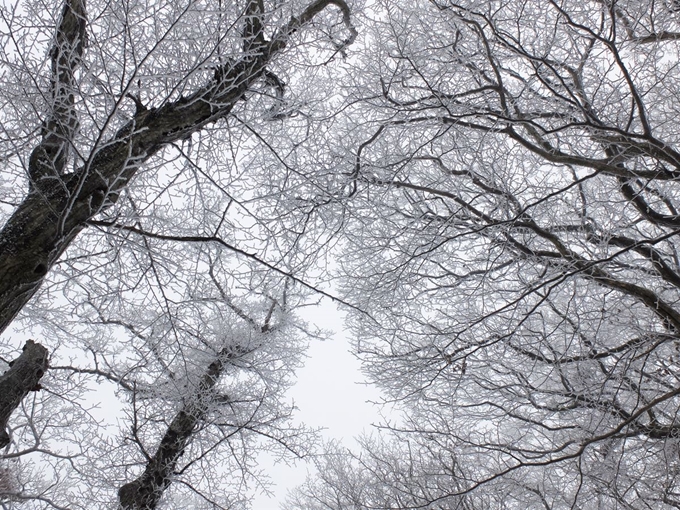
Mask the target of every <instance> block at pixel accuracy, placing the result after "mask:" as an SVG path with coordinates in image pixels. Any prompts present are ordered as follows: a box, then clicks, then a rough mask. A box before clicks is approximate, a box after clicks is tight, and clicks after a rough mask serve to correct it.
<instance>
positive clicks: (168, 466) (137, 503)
mask: <svg viewBox="0 0 680 510" xmlns="http://www.w3.org/2000/svg"><path fill="white" fill-rule="evenodd" d="M243 353H244V352H243V351H241V350H239V349H238V347H232V348H225V349H223V350H222V351H221V352H220V353H219V354H218V356H217V357H216V358H215V360H214V361H213V362H212V363H210V365H208V369H207V370H206V371H205V373H204V374H203V377H202V378H201V380H200V382H199V384H198V388H197V390H196V392H195V393H194V395H192V396H191V398H189V399H187V400H186V401H185V403H184V405H183V406H182V409H181V410H180V411H179V412H178V413H177V414H176V415H175V417H174V419H173V420H172V422H171V423H170V426H169V427H168V429H167V430H166V432H165V434H164V435H163V439H161V442H160V445H159V446H158V450H156V453H155V454H154V456H153V457H151V459H149V461H148V462H147V464H146V469H145V470H144V472H143V473H142V474H141V476H139V478H137V479H135V480H133V481H132V482H130V483H126V484H125V485H123V486H122V487H121V488H120V489H119V490H118V500H119V503H120V506H119V508H120V509H121V510H154V509H155V508H156V507H157V506H158V502H159V501H160V499H161V497H162V496H163V492H165V489H167V488H168V486H169V485H170V483H171V482H172V476H173V474H174V472H175V468H176V466H177V461H178V460H179V459H180V457H181V456H182V454H183V453H184V448H185V447H186V445H187V442H188V441H189V439H190V438H191V435H192V434H193V432H194V429H195V428H196V425H197V424H198V423H199V422H200V421H201V420H202V419H203V417H204V416H205V413H206V411H207V409H208V405H209V403H210V400H211V397H212V390H213V388H214V387H215V385H216V384H217V381H218V380H219V378H220V376H221V375H222V372H223V371H224V366H225V363H226V362H227V361H228V360H229V359H232V358H233V357H234V356H236V355H241V354H243Z"/></svg>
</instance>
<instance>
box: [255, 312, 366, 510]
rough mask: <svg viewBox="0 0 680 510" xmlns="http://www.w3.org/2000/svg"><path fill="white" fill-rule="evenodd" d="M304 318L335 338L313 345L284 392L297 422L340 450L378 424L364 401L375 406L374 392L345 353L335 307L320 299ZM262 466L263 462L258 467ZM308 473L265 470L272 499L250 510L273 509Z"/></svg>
mask: <svg viewBox="0 0 680 510" xmlns="http://www.w3.org/2000/svg"><path fill="white" fill-rule="evenodd" d="M305 319H307V320H308V321H310V322H314V323H316V324H317V325H318V326H320V327H323V328H324V329H330V330H332V331H334V333H335V334H334V335H333V338H332V339H331V340H328V341H323V342H322V341H314V342H313V343H312V344H311V345H310V348H309V351H308V356H309V357H308V358H307V360H306V362H305V366H304V368H302V369H301V370H299V371H298V382H297V384H296V385H295V387H293V388H292V390H291V392H290V396H291V398H293V399H294V401H295V403H296V405H297V407H298V408H299V411H298V412H297V417H298V420H299V421H300V422H303V423H306V424H307V425H309V426H311V427H323V428H324V429H325V430H324V432H323V437H324V439H339V440H342V442H343V444H344V445H345V446H353V445H354V444H355V443H354V437H356V436H357V435H359V434H360V433H361V432H362V430H364V429H368V428H369V427H370V425H371V423H374V422H376V421H377V420H378V414H377V410H376V407H375V406H373V405H372V404H370V403H369V402H368V401H371V400H372V401H375V400H376V399H377V396H378V392H377V391H376V390H375V389H374V388H372V387H367V386H366V385H364V384H362V382H363V380H364V378H363V375H362V374H361V372H360V365H359V362H358V360H357V359H356V358H355V357H354V356H353V355H352V354H351V352H350V350H351V346H350V341H349V338H348V335H347V334H346V333H345V332H344V328H343V323H342V314H341V313H340V312H339V311H338V310H337V309H336V307H335V305H334V304H333V303H331V302H330V300H328V299H324V300H323V302H322V303H321V304H320V305H319V307H318V308H314V309H308V316H306V317H305ZM267 462H268V460H267V459H263V461H262V467H263V468H264V467H265V465H266V463H267ZM312 468H313V466H312V465H307V464H306V463H304V462H299V463H298V466H297V467H296V468H291V467H288V466H285V465H282V464H280V465H274V466H270V467H269V468H267V471H268V472H270V476H271V477H272V480H273V481H274V482H275V483H276V487H274V493H275V495H274V496H273V497H270V498H268V497H266V496H259V497H257V498H256V499H255V501H254V503H253V510H275V509H278V508H279V503H281V502H282V501H283V500H284V498H285V496H286V493H287V491H288V490H289V489H292V488H293V487H295V486H296V485H298V484H300V483H302V482H303V481H304V479H305V476H306V473H307V470H308V469H312Z"/></svg>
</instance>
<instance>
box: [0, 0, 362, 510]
mask: <svg viewBox="0 0 680 510" xmlns="http://www.w3.org/2000/svg"><path fill="white" fill-rule="evenodd" d="M0 14H1V15H2V25H1V29H0V31H1V32H0V37H1V38H2V45H1V47H2V48H3V49H2V50H1V51H2V53H1V62H2V64H1V65H2V80H3V84H2V91H1V93H0V96H1V100H0V104H1V105H2V106H1V107H2V113H1V114H0V115H1V116H0V122H1V127H2V138H1V140H0V144H1V146H2V149H1V150H2V156H1V157H2V165H3V180H2V214H3V221H4V226H3V227H2V230H0V331H7V332H8V333H11V335H12V336H13V337H14V338H17V337H16V335H18V334H19V332H18V328H26V329H27V330H28V331H29V332H33V333H34V334H35V332H38V334H39V335H41V338H40V340H39V343H37V342H34V341H29V342H27V343H26V345H25V347H24V353H23V354H22V355H20V356H19V357H18V358H17V359H16V360H15V361H14V362H12V363H10V364H11V365H12V368H11V369H9V370H8V371H7V372H6V373H5V375H4V376H3V377H2V378H0V388H1V390H2V392H3V395H7V396H8V398H7V399H4V400H3V409H2V410H1V411H2V414H1V417H2V420H0V424H2V425H7V427H8V428H7V430H6V431H5V430H4V429H3V432H2V434H3V437H0V440H2V443H3V446H5V445H6V448H5V450H4V452H3V456H2V458H3V462H4V464H3V466H2V471H1V473H2V483H1V484H0V491H1V494H0V501H2V502H3V505H5V506H7V505H8V504H11V502H21V503H22V507H26V508H72V509H73V508H98V507H102V508H104V507H107V508H108V507H111V506H112V505H113V504H115V503H114V502H115V501H116V494H117V497H118V505H119V507H120V508H122V509H125V510H133V509H134V510H141V509H152V508H157V507H158V506H159V504H160V501H161V500H162V498H165V501H167V502H168V504H167V505H166V506H173V505H174V506H177V507H182V508H227V507H228V508H241V507H244V506H246V504H247V500H248V497H249V495H250V493H249V490H250V489H251V487H252V484H253V483H254V484H256V485H255V487H260V486H259V485H257V484H260V483H262V481H261V479H260V478H259V476H258V475H259V473H258V472H257V469H256V465H255V462H254V458H255V455H256V453H257V451H258V448H262V444H261V442H260V441H261V440H262V439H266V440H267V441H269V446H268V448H270V449H273V450H275V451H280V452H281V454H282V455H283V454H286V453H291V452H292V453H293V454H295V455H302V454H304V453H305V452H306V451H307V450H308V446H309V444H310V442H311V439H310V433H309V432H308V431H306V430H304V429H301V428H299V427H294V426H293V425H292V422H291V421H290V415H291V412H292V406H291V405H290V404H287V403H286V402H285V401H284V400H283V391H284V390H285V389H286V387H287V386H288V384H289V381H290V377H291V374H292V370H293V369H294V367H295V366H296V365H297V364H298V362H299V358H300V354H301V350H302V348H303V346H304V341H305V340H304V339H305V338H306V337H307V336H308V334H310V333H311V334H313V332H310V331H308V330H307V328H306V327H305V325H304V324H303V323H302V322H301V321H300V320H299V319H297V318H296V316H295V310H296V309H298V308H299V307H300V306H302V305H303V304H304V302H305V299H306V295H307V294H309V292H310V286H309V285H308V284H305V283H304V278H305V275H307V274H308V272H309V271H312V270H315V267H314V257H313V254H312V251H311V248H310V243H309V241H307V237H306V230H305V217H306V216H307V215H308V212H307V211H306V210H305V207H297V206H295V205H294V204H292V205H291V203H288V202H285V201H284V200H283V199H282V190H283V189H286V187H287V186H289V185H294V186H296V190H297V191H298V192H302V191H303V189H304V188H305V186H309V184H308V183H307V180H308V178H307V177H305V176H304V175H297V174H294V173H293V170H294V169H293V167H292V166H291V165H290V164H289V159H292V158H293V155H291V154H290V152H288V153H285V152H282V151H283V148H285V147H288V148H289V149H290V147H291V146H294V145H295V144H299V143H300V142H302V141H304V139H305V136H307V135H306V133H307V131H309V130H310V127H311V126H312V125H313V124H314V122H315V120H314V118H313V116H312V115H310V112H313V111H314V104H313V103H309V102H307V101H306V100H305V95H306V94H308V93H309V91H308V90H306V89H305V88H304V87H301V85H302V84H303V83H304V80H305V79H306V74H309V73H317V74H318V73H321V72H325V70H326V69H328V71H329V72H330V71H331V70H332V69H331V68H332V67H333V66H327V67H326V68H322V67H317V66H316V64H323V63H330V62H331V61H332V60H333V59H334V58H335V57H336V56H338V55H340V54H341V53H342V51H343V48H344V47H345V46H346V45H347V44H349V43H350V42H352V40H353V39H354V37H355V35H356V32H355V29H354V28H353V25H352V22H351V20H350V9H349V5H348V4H347V3H345V1H344V0H314V1H312V2H297V1H288V2H279V1H272V2H269V1H264V0H245V1H243V2H221V1H212V0H206V1H186V2H169V3H154V2H142V1H136V0H133V1H127V0H124V1H121V2H114V3H111V2H97V1H93V2H89V3H88V4H87V5H86V4H85V0H65V1H64V2H63V4H55V3H52V2H42V1H32V0H29V1H27V2H25V3H22V4H21V5H14V6H9V7H3V8H2V10H1V11H0ZM297 59H304V61H305V67H304V68H303V67H302V66H300V65H298V60H297ZM300 61H302V60H300ZM297 87H299V88H297ZM327 93H328V94H330V91H328V92H327ZM314 98H316V100H321V101H322V100H323V94H320V93H319V91H314ZM302 110H305V111H302ZM284 121H285V127H284V126H283V124H284ZM263 152H265V153H267V154H269V155H270V157H268V158H263V156H262V153H263ZM295 157H298V156H295ZM300 157H302V156H300ZM277 158H278V159H277ZM272 161H274V162H272ZM324 235H325V234H324V232H323V231H320V230H317V231H315V232H313V237H319V238H323V236H324ZM13 321H14V322H13ZM10 324H12V326H13V328H14V329H13V330H10V329H7V328H8V327H9V326H10ZM5 342H6V343H5V344H4V345H5V349H4V350H5V352H11V351H10V350H11V349H12V347H10V344H9V343H7V342H11V345H13V348H14V349H16V347H17V344H16V340H14V341H12V340H10V339H9V338H8V337H7V334H6V336H5ZM41 344H44V346H46V347H47V349H49V353H50V354H49V356H50V360H49V368H48V369H47V372H46V375H44V373H45V368H46V363H45V362H46V356H47V354H46V348H45V347H44V346H43V345H41ZM19 373H20V374H25V376H24V375H21V377H19V376H16V375H15V374H19ZM38 381H41V383H40V384H41V385H42V386H43V387H44V388H42V389H40V386H39V385H38ZM93 384H98V385H100V386H101V387H104V388H106V390H105V391H108V392H109V393H114V392H115V394H116V395H117V396H118V397H119V398H120V407H121V409H120V411H121V412H122V413H124V415H125V416H127V418H128V421H126V422H123V423H121V424H120V425H121V426H120V429H118V428H117V427H116V426H115V425H116V424H115V422H114V421H113V420H114V418H113V417H112V416H114V417H115V416H116V411H118V410H116V409H108V408H105V409H103V410H101V409H99V410H98V406H97V405H96V403H89V404H88V397H87V392H88V391H89V390H91V388H92V385H93ZM17 395H18V397H17ZM26 395H28V397H26V398H23V400H22V397H25V396H26ZM10 397H11V398H10ZM107 407H108V406H107ZM113 407H115V406H113ZM15 408H16V410H15ZM12 411H15V412H14V414H13V415H12V418H11V419H10V420H9V423H7V417H8V415H9V414H10V413H11V412H12ZM112 413H113V414H112Z"/></svg>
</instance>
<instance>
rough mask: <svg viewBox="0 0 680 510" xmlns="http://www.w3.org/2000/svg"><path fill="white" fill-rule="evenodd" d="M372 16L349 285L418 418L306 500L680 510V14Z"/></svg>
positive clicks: (481, 10)
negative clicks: (378, 492) (376, 490)
mask: <svg viewBox="0 0 680 510" xmlns="http://www.w3.org/2000/svg"><path fill="white" fill-rule="evenodd" d="M378 4H379V7H377V8H376V9H377V10H376V11H375V14H374V15H373V18H372V19H370V20H367V23H366V25H367V26H370V27H372V31H371V30H369V32H371V35H369V36H367V44H365V46H366V47H367V48H369V49H370V51H367V52H366V54H364V56H363V57H357V61H358V62H361V63H360V64H357V65H358V69H357V70H356V71H355V72H354V76H355V77H356V82H357V85H358V86H359V87H360V88H358V89H355V92H354V93H353V96H352V97H351V98H350V102H349V104H348V108H350V109H352V115H360V118H361V119H362V122H363V124H362V129H361V130H359V129H355V131H354V133H353V134H352V135H351V137H350V141H349V144H353V145H354V146H355V147H356V149H355V158H354V160H353V161H351V162H347V164H346V169H347V170H346V172H345V174H346V176H347V181H346V183H345V188H344V192H345V194H346V195H349V196H350V197H351V202H350V203H349V205H347V206H346V209H345V213H346V214H348V215H351V216H352V218H353V220H351V222H350V223H349V226H348V228H347V229H346V234H347V236H348V238H349V242H348V246H349V249H348V251H347V253H346V256H345V259H344V260H343V274H344V282H345V283H344V285H345V295H346V296H347V299H351V300H352V302H353V303H355V304H356V305H357V306H358V307H360V308H362V309H363V310H365V311H366V312H369V314H370V316H369V315H366V314H355V315H354V319H353V326H354V329H355V333H356V342H357V344H356V347H357V351H358V353H359V355H360V356H361V357H362V359H363V361H364V363H365V365H364V366H365V370H366V372H367V373H368V374H369V375H370V377H371V379H372V380H373V381H374V382H375V383H376V384H378V385H379V386H380V387H381V388H382V390H383V391H384V394H385V399H386V402H387V403H389V404H390V405H392V406H396V407H397V409H401V410H402V411H403V417H402V419H401V420H396V419H395V421H394V422H388V423H386V424H385V427H386V428H387V429H388V431H391V432H390V433H387V432H386V433H385V435H384V439H383V440H384V441H387V442H389V443H390V444H392V446H391V447H390V446H387V445H382V446H381V444H380V442H379V441H378V442H377V443H376V442H373V443H371V444H370V445H368V449H367V450H365V451H364V452H363V453H361V454H357V459H355V462H354V463H353V464H352V463H351V462H350V461H346V463H345V464H344V465H343V467H342V469H338V468H337V465H335V466H332V465H329V466H326V467H325V468H324V467H322V474H321V478H320V482H319V484H317V485H314V484H312V485H308V486H306V488H304V489H303V491H302V493H299V494H298V496H297V498H298V499H297V507H300V508H308V507H313V506H306V505H316V506H317V507H319V508H362V509H363V508H456V507H457V506H456V505H463V504H465V505H468V504H469V505H473V506H475V507H477V508H517V509H519V508H551V509H557V508H678V507H680V479H679V478H678V477H679V475H680V473H679V471H678V469H679V467H680V458H679V453H680V451H679V448H680V445H679V444H678V440H679V437H680V424H679V423H678V412H679V411H680V398H679V395H680V379H679V376H678V374H679V373H680V365H679V361H678V360H679V357H678V356H679V349H680V308H678V303H679V300H680V262H679V260H680V259H679V258H678V238H677V232H678V227H679V226H680V213H679V212H678V211H680V202H679V201H680V188H679V187H678V179H679V178H680V153H679V152H678V147H679V146H678V144H679V143H680V139H679V138H678V133H679V132H680V129H678V127H679V126H678V118H679V114H680V107H679V104H680V103H678V97H680V96H679V94H678V93H679V92H680V90H678V84H679V83H680V74H679V73H680V69H679V68H678V54H679V50H680V47H679V46H678V41H679V39H680V20H679V19H678V17H677V13H676V12H675V11H674V9H673V8H672V6H671V5H670V4H669V3H668V2H663V1H657V0H642V1H641V0H630V1H614V2H608V1H586V2H560V1H549V2H534V1H533V0H518V1H510V2H496V1H491V0H490V1H481V2H456V1H454V0H450V1H449V0H443V1H440V0H432V1H422V2H378ZM353 125H354V126H356V125H357V124H353ZM367 126H368V128H367ZM371 126H372V127H371ZM367 129H368V132H367ZM348 132H351V130H348ZM352 222H353V223H352ZM376 441H377V440H376ZM395 450H399V451H400V452H401V453H399V454H398V455H394V454H393V453H391V452H392V451H395ZM411 452H417V455H415V456H414V457H413V461H412V462H402V463H398V462H396V460H395V459H398V458H399V457H400V456H405V455H407V454H408V455H411ZM423 455H424V456H425V459H427V461H426V460H424V459H423V457H422V456H423ZM347 466H350V467H347ZM351 466H354V467H353V468H352V467H351ZM454 466H456V467H455V468H454ZM423 479H429V482H428V483H430V485H427V484H424V483H423ZM447 479H448V482H446V483H445V481H446V480H447ZM353 481H354V482H356V483H354V482H353ZM380 484H382V487H381V493H382V494H388V495H389V497H385V498H381V497H374V495H373V493H372V492H370V491H367V490H365V487H366V486H367V485H372V486H378V485H380ZM425 489H427V490H425ZM340 493H342V496H338V494H340ZM348 494H352V497H351V498H349V499H350V500H352V503H351V504H350V503H347V497H349V496H347V495H348ZM346 496H347V497H346ZM354 496H356V500H354V499H353V498H354ZM343 498H345V499H343ZM293 506H295V505H293Z"/></svg>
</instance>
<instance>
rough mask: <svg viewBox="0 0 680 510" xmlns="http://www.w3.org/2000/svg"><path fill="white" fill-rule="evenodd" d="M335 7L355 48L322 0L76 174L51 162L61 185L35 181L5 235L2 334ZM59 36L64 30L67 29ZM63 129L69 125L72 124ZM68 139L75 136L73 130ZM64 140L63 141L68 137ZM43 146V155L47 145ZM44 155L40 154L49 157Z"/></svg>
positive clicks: (149, 116)
mask: <svg viewBox="0 0 680 510" xmlns="http://www.w3.org/2000/svg"><path fill="white" fill-rule="evenodd" d="M76 4H77V5H82V9H81V11H82V13H81V14H78V15H77V16H76V17H75V19H77V20H79V21H80V20H82V17H83V16H84V4H81V3H80V2H79V1H78V0H72V1H71V2H67V4H66V7H65V13H68V12H69V7H68V6H69V5H76ZM330 5H334V6H336V7H338V8H340V10H341V11H342V15H343V19H344V21H345V24H346V25H347V27H348V29H349V30H350V34H351V35H350V37H349V38H348V40H347V41H346V42H347V43H349V42H351V41H352V40H353V39H354V37H355V35H356V31H355V30H354V28H353V27H352V25H351V23H350V19H349V8H348V7H347V5H346V4H345V2H344V1H343V0H317V1H315V2H312V3H311V4H310V5H309V6H308V7H307V8H306V9H305V10H304V11H303V12H302V14H300V15H299V16H298V17H294V18H291V20H290V21H289V22H288V23H287V24H285V25H284V26H283V27H282V28H280V29H279V30H278V32H277V33H276V34H275V35H274V37H272V40H271V41H266V42H265V43H263V45H262V47H261V49H259V51H257V52H249V53H248V54H244V55H243V56H242V57H241V59H240V60H237V61H236V62H235V63H234V64H230V65H225V66H223V67H221V68H220V69H218V70H217V72H216V73H215V77H214V78H213V79H212V80H211V81H209V82H208V83H207V84H206V85H205V86H203V87H201V88H200V89H198V90H196V91H195V92H194V93H193V94H191V95H190V96H188V97H181V98H179V99H177V100H176V101H172V102H167V103H166V104H164V105H163V106H161V107H159V108H151V109H148V110H138V111H137V113H136V114H135V116H134V117H133V118H132V119H131V120H130V121H129V122H128V123H127V124H125V125H124V126H123V127H122V128H121V129H119V130H118V132H117V133H116V134H115V136H113V137H112V139H110V140H109V141H108V142H106V143H104V144H102V145H101V146H99V147H96V148H95V149H94V150H93V151H92V155H91V156H90V158H89V161H88V162H87V163H86V164H85V165H83V166H82V167H81V168H79V169H78V170H77V171H75V172H74V173H71V174H63V175H62V174H61V171H62V170H63V168H64V167H57V159H58V158H56V157H55V158H53V160H50V161H51V163H50V165H51V166H50V168H51V175H52V176H54V173H55V172H57V173H60V175H58V176H56V177H58V178H54V179H48V178H41V179H39V181H36V182H40V185H34V186H32V187H31V190H30V191H29V193H28V196H27V197H26V199H25V200H24V201H23V202H22V204H21V205H20V206H19V207H18V208H17V209H16V211H15V212H14V214H13V215H12V216H11V217H10V219H9V220H8V221H7V223H6V224H5V226H4V227H3V229H2V230H1V231H0V332H2V331H4V330H5V328H7V326H8V325H9V324H10V323H11V322H12V320H13V319H14V317H15V316H16V315H17V313H19V311H20V310H21V309H22V308H23V306H24V305H25V304H26V303H27V302H28V301H29V300H30V299H31V297H32V296H33V295H34V294H35V292H36V291H37V290H38V288H39V287H40V284H41V283H42V281H43V278H44V276H45V275H46V274H47V272H48V271H49V270H50V268H51V267H52V265H53V264H54V263H55V262H56V261H57V260H58V259H59V257H60V256H61V254H62V253H63V252H64V251H65V250H66V248H67V247H68V246H69V244H70V243H71V242H72V241H73V239H74V238H75V237H76V236H77V235H78V233H79V232H80V231H82V230H83V228H85V226H86V225H87V222H88V220H90V219H91V218H92V217H93V216H95V215H97V214H98V213H99V212H101V211H102V210H103V209H105V208H106V207H107V206H108V205H110V204H111V203H113V202H115V201H116V200H117V198H118V195H119V193H120V192H121V190H123V189H124V188H125V187H126V186H127V184H128V183H129V182H130V180H131V179H132V178H133V177H134V176H135V174H136V173H137V171H138V170H139V168H140V167H141V166H142V165H143V164H144V162H146V161H147V160H148V159H149V158H150V157H151V156H153V155H154V154H155V153H157V152H158V151H159V150H160V149H161V148H162V147H164V146H166V145H168V144H170V143H172V142H175V141H178V140H181V139H184V138H186V137H188V136H190V135H191V134H192V133H195V132H197V131H199V130H201V129H202V128H203V127H205V126H206V125H207V124H208V123H210V122H214V121H216V120H218V119H221V118H224V117H226V116H227V115H229V113H230V112H231V110H232V109H233V108H234V106H235V105H236V104H237V103H238V102H239V101H240V100H241V99H242V98H243V97H244V94H245V93H246V91H247V90H248V89H249V87H250V86H252V85H253V83H254V82H256V81H257V80H258V79H260V77H262V76H263V75H264V73H265V71H266V67H267V65H269V63H270V62H271V61H272V59H273V58H274V57H275V56H276V55H277V54H278V53H279V52H281V51H282V50H283V49H284V48H285V47H286V45H287V44H288V41H289V39H290V36H291V35H292V34H293V33H295V32H296V31H297V30H298V29H299V28H301V27H302V26H304V25H305V24H307V23H309V22H310V21H311V20H312V19H313V18H314V17H315V16H316V15H317V14H318V13H320V12H321V11H323V10H324V9H326V8H327V7H328V6H330ZM74 10H75V9H74ZM67 26H68V27H78V29H77V30H76V31H75V32H74V35H72V37H71V38H70V39H69V38H68V37H67V38H66V39H68V40H71V41H82V40H84V35H81V32H80V27H84V25H83V24H82V23H80V22H79V23H75V22H73V21H71V22H69V23H68V24H67ZM59 30H60V31H62V30H65V28H64V24H63V23H62V25H60V28H59ZM83 34H84V28H83ZM57 39H58V40H59V37H58V38H57ZM70 44H71V47H73V48H74V50H73V51H76V49H78V48H81V49H82V45H78V44H77V43H76V42H71V43H70ZM78 51H80V50H78ZM77 61H78V58H75V57H72V58H70V59H69V60H68V62H70V63H71V64H72V65H75V64H76V63H77ZM56 67H57V68H58V69H61V67H60V66H56ZM67 74H68V73H67ZM68 76H71V75H68ZM55 79H56V80H57V81H58V80H60V79H61V78H59V77H58V76H57V77H56V78H55ZM66 103H68V99H67V100H66ZM56 110H57V109H56V108H55V111H56ZM59 115H62V116H63V114H61V113H60V114H59ZM69 115H72V114H68V115H67V117H64V118H68V119H70V118H71V116H69ZM57 122H58V123H59V122H61V124H60V125H64V122H66V121H57ZM69 122H70V121H69ZM69 133H70V135H72V134H73V132H72V131H69ZM59 136H61V135H59ZM57 138H59V137H57ZM60 139H61V140H63V136H62V137H61V138H60ZM47 145H49V144H47ZM41 146H42V147H43V149H45V147H46V142H45V140H43V143H42V144H41ZM38 149H40V146H39V148H38ZM38 149H36V150H38ZM43 149H40V150H38V153H40V154H41V153H42V152H44V150H43ZM59 154H61V153H59ZM41 161H43V159H41V157H38V156H36V157H33V155H32V157H31V159H30V161H29V174H31V175H40V176H43V177H44V172H43V170H42V169H41V168H38V166H39V165H41V164H42V163H41Z"/></svg>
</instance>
